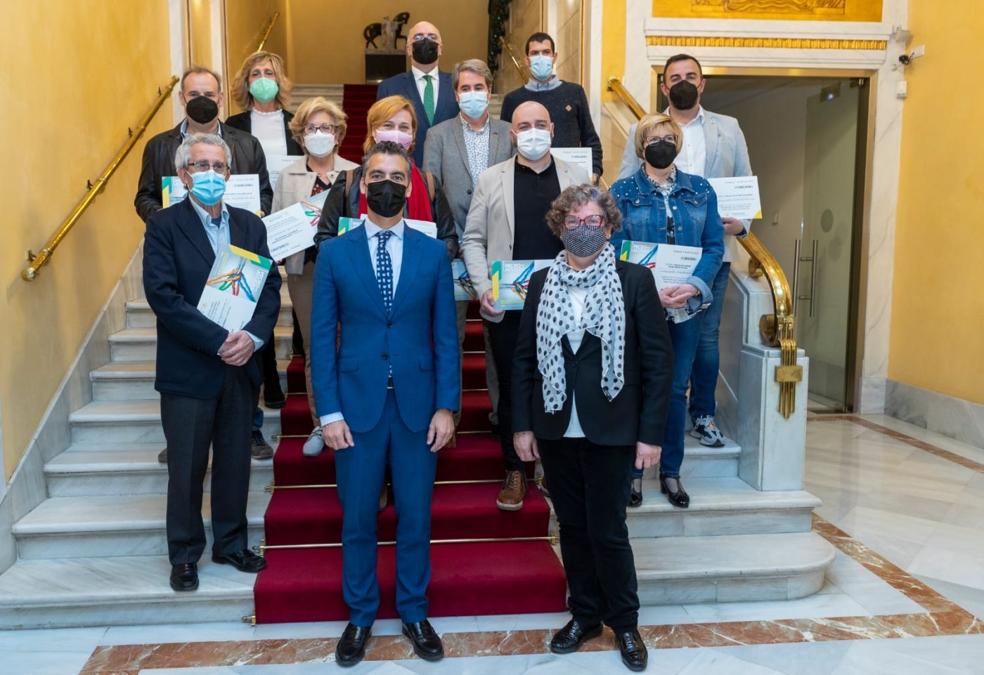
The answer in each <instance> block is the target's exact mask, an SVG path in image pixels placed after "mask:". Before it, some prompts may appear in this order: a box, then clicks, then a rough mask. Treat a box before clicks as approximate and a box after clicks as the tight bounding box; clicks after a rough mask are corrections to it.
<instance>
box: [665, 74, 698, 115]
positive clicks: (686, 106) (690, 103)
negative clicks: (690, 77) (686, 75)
mask: <svg viewBox="0 0 984 675" xmlns="http://www.w3.org/2000/svg"><path fill="white" fill-rule="evenodd" d="M699 96H700V92H698V91H697V87H696V86H695V85H694V84H693V83H691V82H687V81H686V80H681V81H680V82H677V83H676V84H674V85H673V86H672V87H670V103H672V104H673V107H674V108H676V109H677V110H690V109H691V108H693V107H694V106H695V105H697V98H698V97H699Z"/></svg>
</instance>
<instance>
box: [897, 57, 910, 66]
mask: <svg viewBox="0 0 984 675" xmlns="http://www.w3.org/2000/svg"><path fill="white" fill-rule="evenodd" d="M899 63H901V64H902V65H903V66H907V65H909V64H910V63H912V57H911V56H909V55H908V54H899Z"/></svg>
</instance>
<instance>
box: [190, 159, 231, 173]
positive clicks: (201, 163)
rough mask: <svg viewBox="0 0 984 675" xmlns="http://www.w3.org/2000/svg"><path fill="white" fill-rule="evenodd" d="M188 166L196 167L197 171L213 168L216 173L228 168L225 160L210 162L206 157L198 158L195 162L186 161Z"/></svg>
mask: <svg viewBox="0 0 984 675" xmlns="http://www.w3.org/2000/svg"><path fill="white" fill-rule="evenodd" d="M188 168H189V169H197V170H198V171H208V170H209V169H214V170H215V172H216V173H222V172H224V171H225V170H226V169H227V168H228V165H227V164H226V163H225V162H219V161H215V162H210V161H208V160H207V159H200V160H198V161H197V162H188Z"/></svg>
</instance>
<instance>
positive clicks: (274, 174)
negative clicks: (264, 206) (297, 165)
mask: <svg viewBox="0 0 984 675" xmlns="http://www.w3.org/2000/svg"><path fill="white" fill-rule="evenodd" d="M302 156H303V155H268V156H267V158H266V168H267V173H268V174H270V186H271V187H272V188H274V189H276V188H277V181H279V180H280V173H281V172H282V171H283V170H284V169H286V168H287V167H288V166H290V165H291V164H293V163H294V162H296V161H297V160H298V158H300V157H302Z"/></svg>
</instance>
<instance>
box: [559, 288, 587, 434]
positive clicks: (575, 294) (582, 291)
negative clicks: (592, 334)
mask: <svg viewBox="0 0 984 675" xmlns="http://www.w3.org/2000/svg"><path fill="white" fill-rule="evenodd" d="M567 293H568V295H570V296H571V312H573V314H574V321H576V322H580V321H581V315H582V314H584V302H585V300H587V297H588V289H587V288H574V287H573V286H568V287H567ZM583 339H584V330H575V331H571V332H570V333H568V334H567V341H568V342H570V343H571V351H572V352H574V353H575V354H576V353H577V350H578V349H580V348H581V340H583ZM564 438H584V430H583V429H581V419H580V418H579V417H578V416H577V401H576V400H575V399H574V391H573V390H572V391H571V419H570V422H568V423H567V431H565V432H564Z"/></svg>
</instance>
